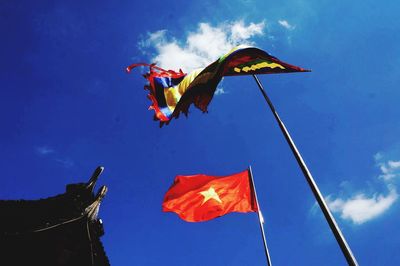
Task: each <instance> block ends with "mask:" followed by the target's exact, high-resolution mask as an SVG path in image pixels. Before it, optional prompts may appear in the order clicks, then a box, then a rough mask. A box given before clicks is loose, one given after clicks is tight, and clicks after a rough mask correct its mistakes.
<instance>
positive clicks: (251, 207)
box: [162, 170, 258, 222]
mask: <svg viewBox="0 0 400 266" xmlns="http://www.w3.org/2000/svg"><path fill="white" fill-rule="evenodd" d="M162 209H163V211H164V212H175V213H176V214H178V215H179V217H180V218H182V219H183V220H185V221H187V222H203V221H208V220H211V219H214V218H216V217H219V216H222V215H225V214H227V213H230V212H257V211H258V207H257V201H256V198H255V194H254V190H253V186H252V182H251V178H250V176H249V172H248V170H245V171H243V172H240V173H237V174H233V175H229V176H210V175H203V174H198V175H191V176H182V175H179V176H177V177H176V178H175V181H174V183H173V185H172V186H171V187H170V188H169V190H168V191H167V193H166V194H165V197H164V202H163V204H162Z"/></svg>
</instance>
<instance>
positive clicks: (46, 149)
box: [35, 146, 54, 155]
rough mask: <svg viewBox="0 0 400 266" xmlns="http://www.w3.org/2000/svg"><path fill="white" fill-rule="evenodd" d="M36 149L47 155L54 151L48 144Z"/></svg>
mask: <svg viewBox="0 0 400 266" xmlns="http://www.w3.org/2000/svg"><path fill="white" fill-rule="evenodd" d="M35 150H36V153H38V154H40V155H47V154H50V153H54V150H53V149H52V148H50V147H47V146H39V147H36V148H35Z"/></svg>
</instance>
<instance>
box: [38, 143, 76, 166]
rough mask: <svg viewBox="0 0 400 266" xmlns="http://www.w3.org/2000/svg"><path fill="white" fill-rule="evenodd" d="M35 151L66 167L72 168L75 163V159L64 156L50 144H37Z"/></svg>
mask: <svg viewBox="0 0 400 266" xmlns="http://www.w3.org/2000/svg"><path fill="white" fill-rule="evenodd" d="M35 151H36V153H37V154H39V155H40V156H46V158H49V159H50V160H52V161H55V162H57V163H59V164H61V165H62V166H63V167H65V168H71V167H73V166H74V165H75V163H74V161H73V160H71V159H69V158H64V156H62V155H60V154H59V153H58V152H57V151H56V150H55V149H53V148H51V147H49V146H37V147H35Z"/></svg>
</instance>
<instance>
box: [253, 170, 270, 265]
mask: <svg viewBox="0 0 400 266" xmlns="http://www.w3.org/2000/svg"><path fill="white" fill-rule="evenodd" d="M248 171H249V176H250V180H251V185H252V187H253V191H254V197H255V199H256V204H257V214H258V222H259V223H260V230H261V236H262V239H263V243H264V251H265V257H266V258H267V265H268V266H272V263H271V257H270V255H269V251H268V246H267V239H266V238H265V231H264V218H263V216H262V213H261V209H260V205H259V204H258V198H257V191H256V185H255V183H254V178H253V172H252V171H251V166H250V165H249V169H248Z"/></svg>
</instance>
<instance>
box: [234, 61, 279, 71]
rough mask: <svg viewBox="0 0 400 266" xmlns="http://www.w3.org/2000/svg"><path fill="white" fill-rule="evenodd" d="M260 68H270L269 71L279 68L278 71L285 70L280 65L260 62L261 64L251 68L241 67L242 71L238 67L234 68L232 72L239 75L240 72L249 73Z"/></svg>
mask: <svg viewBox="0 0 400 266" xmlns="http://www.w3.org/2000/svg"><path fill="white" fill-rule="evenodd" d="M261 68H271V69H274V68H280V69H285V67H284V66H282V65H280V64H278V63H274V62H271V63H268V62H262V63H258V64H255V65H251V66H245V67H243V68H242V69H240V68H238V67H235V68H234V69H233V70H234V71H235V72H237V73H240V72H241V71H243V72H246V73H247V72H249V71H256V70H258V69H261Z"/></svg>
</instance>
